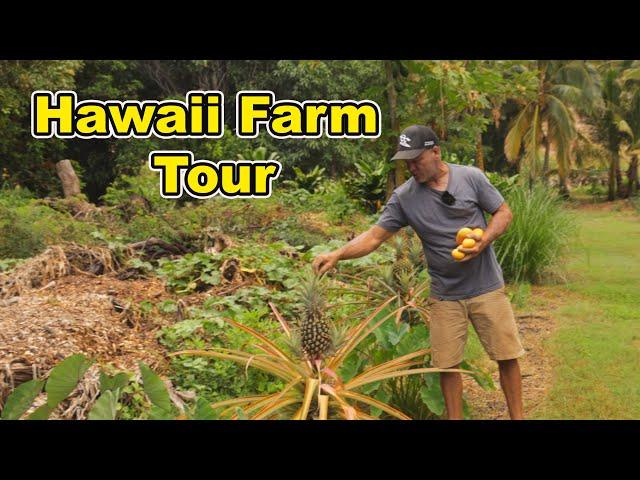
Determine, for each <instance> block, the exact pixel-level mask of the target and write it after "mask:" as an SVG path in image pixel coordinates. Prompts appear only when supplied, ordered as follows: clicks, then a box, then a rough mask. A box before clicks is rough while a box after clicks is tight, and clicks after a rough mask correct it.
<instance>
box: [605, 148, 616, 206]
mask: <svg viewBox="0 0 640 480" xmlns="http://www.w3.org/2000/svg"><path fill="white" fill-rule="evenodd" d="M617 158H618V152H616V151H612V152H611V160H610V161H609V193H608V194H607V200H609V201H610V202H612V201H613V200H615V198H616V163H617V162H616V159H617Z"/></svg>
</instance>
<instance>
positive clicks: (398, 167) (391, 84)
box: [384, 60, 406, 200]
mask: <svg viewBox="0 0 640 480" xmlns="http://www.w3.org/2000/svg"><path fill="white" fill-rule="evenodd" d="M384 68H385V72H386V77H387V99H388V101H389V117H390V120H391V131H392V132H394V133H395V134H396V136H394V137H392V140H391V142H392V151H395V147H396V142H397V134H399V133H400V122H399V121H398V92H397V91H396V85H395V79H394V77H393V65H392V63H391V60H385V62H384ZM389 179H390V181H387V197H386V198H387V200H388V199H389V197H391V194H392V193H393V189H394V188H395V187H397V186H398V185H401V184H403V183H404V181H405V179H406V176H405V166H404V162H402V161H396V162H395V168H394V169H393V170H391V171H390V172H389Z"/></svg>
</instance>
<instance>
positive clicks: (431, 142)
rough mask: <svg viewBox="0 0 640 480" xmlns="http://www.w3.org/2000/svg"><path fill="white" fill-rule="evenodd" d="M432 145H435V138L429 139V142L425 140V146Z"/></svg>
mask: <svg viewBox="0 0 640 480" xmlns="http://www.w3.org/2000/svg"><path fill="white" fill-rule="evenodd" d="M430 145H433V140H429V141H427V142H424V146H425V147H428V146H430Z"/></svg>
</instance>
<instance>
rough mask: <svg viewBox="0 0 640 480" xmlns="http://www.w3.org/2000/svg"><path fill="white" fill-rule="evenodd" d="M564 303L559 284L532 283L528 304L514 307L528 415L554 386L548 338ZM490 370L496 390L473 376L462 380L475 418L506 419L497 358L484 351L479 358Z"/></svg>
mask: <svg viewBox="0 0 640 480" xmlns="http://www.w3.org/2000/svg"><path fill="white" fill-rule="evenodd" d="M562 304H563V299H562V298H561V295H560V294H559V291H558V289H557V287H554V286H533V287H532V288H531V294H530V295H529V298H528V301H527V305H526V307H525V308H516V307H514V313H515V315H516V322H517V324H518V330H519V332H520V338H521V340H522V343H523V346H524V349H525V351H526V354H525V356H524V357H522V359H521V360H520V368H521V372H522V395H523V403H524V410H525V416H526V417H529V416H530V414H531V413H532V412H533V411H534V410H535V408H536V407H537V406H538V405H539V404H540V402H541V401H542V400H543V399H544V397H545V395H546V393H547V391H548V390H549V388H550V387H551V375H552V359H551V358H550V357H549V355H548V354H547V353H546V351H545V342H546V340H547V339H548V338H549V337H550V335H551V333H552V332H553V330H554V329H555V326H556V325H555V320H554V318H555V315H554V313H555V311H556V310H557V309H558V308H559V307H560V306H561V305H562ZM477 363H478V364H479V365H480V366H481V367H482V368H484V369H486V370H487V371H489V372H491V376H492V378H493V381H494V384H495V386H496V389H495V390H483V389H482V388H481V387H480V386H478V384H477V383H476V382H475V381H474V380H473V379H471V378H465V379H464V381H463V384H464V391H465V395H466V398H467V402H468V403H469V405H470V407H471V414H472V418H474V419H479V420H506V419H508V418H509V414H508V411H507V406H506V403H505V400H504V396H503V394H502V390H501V389H500V377H499V375H498V368H497V364H496V363H495V362H492V361H491V360H490V359H489V358H488V357H487V356H486V354H483V356H482V357H481V359H480V360H479V361H478V362H477Z"/></svg>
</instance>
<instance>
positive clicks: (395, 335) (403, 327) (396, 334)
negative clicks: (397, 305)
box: [387, 323, 409, 346]
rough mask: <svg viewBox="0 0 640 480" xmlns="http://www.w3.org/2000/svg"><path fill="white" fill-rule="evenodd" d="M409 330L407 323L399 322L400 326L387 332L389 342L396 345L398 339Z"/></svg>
mask: <svg viewBox="0 0 640 480" xmlns="http://www.w3.org/2000/svg"><path fill="white" fill-rule="evenodd" d="M408 331H409V324H408V323H401V324H400V328H398V329H393V330H390V331H389V332H388V333H387V338H388V339H389V342H390V343H391V345H393V346H395V345H397V344H398V343H399V342H400V340H401V339H402V337H403V336H404V335H405V334H406V333H407V332H408Z"/></svg>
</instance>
